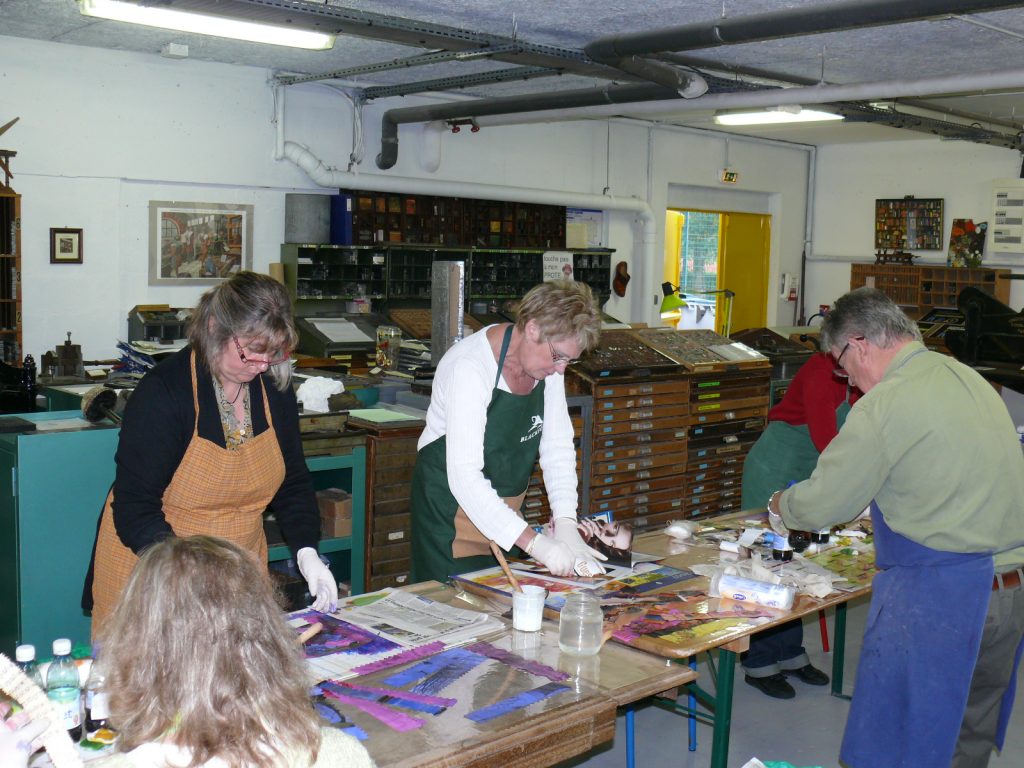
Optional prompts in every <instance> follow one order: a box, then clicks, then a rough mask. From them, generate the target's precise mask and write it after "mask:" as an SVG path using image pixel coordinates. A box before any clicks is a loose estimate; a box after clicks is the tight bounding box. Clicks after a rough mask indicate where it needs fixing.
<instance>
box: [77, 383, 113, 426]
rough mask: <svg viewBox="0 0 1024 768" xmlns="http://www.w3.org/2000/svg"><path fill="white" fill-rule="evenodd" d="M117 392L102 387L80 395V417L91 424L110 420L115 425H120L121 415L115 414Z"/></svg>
mask: <svg viewBox="0 0 1024 768" xmlns="http://www.w3.org/2000/svg"><path fill="white" fill-rule="evenodd" d="M116 409H117V392H115V391H114V390H112V389H108V388H107V387H104V386H99V387H93V388H92V389H90V390H89V391H88V392H86V393H85V394H84V395H82V416H83V417H85V420H86V421H89V422H92V423H93V424H95V423H97V422H100V421H103V419H110V420H111V421H112V422H114V423H115V424H120V423H121V415H120V414H119V413H117V410H116Z"/></svg>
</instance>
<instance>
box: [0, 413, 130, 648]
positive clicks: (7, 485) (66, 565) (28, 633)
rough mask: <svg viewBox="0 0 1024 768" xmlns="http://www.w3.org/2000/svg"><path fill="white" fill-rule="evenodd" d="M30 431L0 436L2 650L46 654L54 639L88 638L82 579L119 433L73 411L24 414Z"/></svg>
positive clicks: (112, 464)
mask: <svg viewBox="0 0 1024 768" xmlns="http://www.w3.org/2000/svg"><path fill="white" fill-rule="evenodd" d="M21 418H24V419H29V420H31V421H34V422H36V423H37V425H38V429H37V431H35V432H29V433H25V434H20V435H14V434H4V435H0V651H2V652H4V653H7V654H10V655H13V653H14V647H15V645H17V643H18V642H28V643H33V644H34V645H35V646H36V648H37V649H39V652H40V653H42V654H44V655H45V654H46V653H47V650H48V649H49V647H50V643H51V642H52V641H53V639H54V638H56V637H70V638H71V640H72V642H73V643H79V642H88V641H89V627H90V620H89V617H88V616H86V615H85V614H84V613H83V612H82V608H81V598H82V584H83V582H84V580H85V574H86V571H87V570H88V568H89V560H90V557H91V555H92V544H93V540H94V539H95V537H96V523H97V521H98V520H99V515H100V510H101V509H102V507H103V501H104V499H105V498H106V496H107V491H108V490H109V489H110V484H111V483H112V482H113V480H114V451H115V449H116V448H117V436H118V430H117V428H116V427H114V426H113V425H110V426H99V425H96V426H94V425H90V424H89V423H88V422H86V421H85V420H84V419H82V418H81V413H80V412H78V411H59V412H54V413H30V414H22V416H21Z"/></svg>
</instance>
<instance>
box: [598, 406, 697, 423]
mask: <svg viewBox="0 0 1024 768" xmlns="http://www.w3.org/2000/svg"><path fill="white" fill-rule="evenodd" d="M689 412H690V406H689V405H686V404H684V405H647V406H642V407H639V408H621V409H613V410H607V411H601V412H600V413H597V414H595V415H594V423H595V425H603V424H607V423H609V422H621V421H640V420H642V419H664V418H667V417H670V416H686V415H687V414H689Z"/></svg>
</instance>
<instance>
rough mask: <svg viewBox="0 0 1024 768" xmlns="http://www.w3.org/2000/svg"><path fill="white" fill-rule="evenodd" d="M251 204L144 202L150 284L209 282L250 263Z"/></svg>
mask: <svg viewBox="0 0 1024 768" xmlns="http://www.w3.org/2000/svg"><path fill="white" fill-rule="evenodd" d="M252 210H253V207H252V206H251V205H233V204H225V203H180V202H169V201H162V200H153V201H150V203H149V284H150V285H213V284H214V283H217V282H219V281H220V280H224V279H225V278H228V277H231V275H233V274H234V273H236V272H239V271H241V270H243V269H252Z"/></svg>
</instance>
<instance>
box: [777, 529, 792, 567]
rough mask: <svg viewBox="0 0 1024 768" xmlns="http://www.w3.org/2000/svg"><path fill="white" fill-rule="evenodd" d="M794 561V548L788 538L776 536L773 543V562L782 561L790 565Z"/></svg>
mask: <svg viewBox="0 0 1024 768" xmlns="http://www.w3.org/2000/svg"><path fill="white" fill-rule="evenodd" d="M792 559H793V548H792V547H791V546H790V545H789V537H788V536H779V535H778V534H776V535H775V539H774V541H772V560H781V561H782V562H784V563H788V562H789V561H790V560H792Z"/></svg>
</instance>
